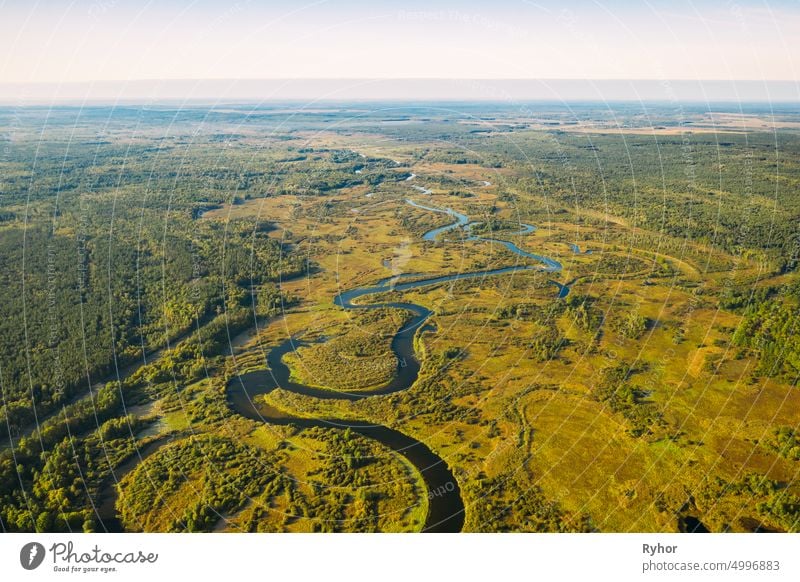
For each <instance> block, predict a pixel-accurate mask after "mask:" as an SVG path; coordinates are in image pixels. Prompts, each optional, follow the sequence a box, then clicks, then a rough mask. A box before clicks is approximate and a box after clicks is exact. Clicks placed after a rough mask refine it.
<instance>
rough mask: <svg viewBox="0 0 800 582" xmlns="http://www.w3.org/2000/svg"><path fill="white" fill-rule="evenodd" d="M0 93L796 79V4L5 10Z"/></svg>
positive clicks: (0, 28) (275, 4)
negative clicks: (203, 82) (180, 86)
mask: <svg viewBox="0 0 800 582" xmlns="http://www.w3.org/2000/svg"><path fill="white" fill-rule="evenodd" d="M0 16H1V17H0V84H6V85H7V84H31V83H49V84H56V85H63V84H70V83H87V82H98V81H99V82H108V81H122V82H129V81H133V80H162V79H240V80H241V79H304V78H313V79H342V78H358V79H410V78H413V79H437V78H439V79H441V78H444V79H487V80H492V79H651V80H665V79H670V80H676V79H689V80H697V79H707V80H729V79H737V80H750V81H760V82H763V81H765V80H788V81H798V80H800V43H799V42H797V39H798V38H800V0H735V1H734V0H693V1H684V0H671V1H666V0H649V1H648V0H642V1H635V2H626V1H622V0H606V1H593V0H562V1H560V2H556V1H552V0H541V1H533V0H530V1H529V0H482V1H477V0H464V1H460V2H459V1H455V0H427V1H422V0H404V1H385V0H374V1H372V2H368V1H358V0H316V1H311V2H308V1H305V0H300V1H285V0H261V1H248V0H230V1H227V2H223V1H211V0H195V1H189V0H161V1H158V2H155V1H152V2H148V1H147V0H136V1H134V0H73V1H71V2H70V1H68V0H65V1H38V2H37V1H36V0H10V1H5V2H4V1H3V0H0Z"/></svg>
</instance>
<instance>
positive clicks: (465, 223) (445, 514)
mask: <svg viewBox="0 0 800 582" xmlns="http://www.w3.org/2000/svg"><path fill="white" fill-rule="evenodd" d="M414 177H415V175H413V174H412V175H411V176H410V177H409V178H407V180H409V181H410V180H413V178H414ZM412 187H413V188H414V189H415V190H416V191H418V192H421V193H423V194H429V193H430V190H428V189H426V188H422V187H420V186H416V185H413V186H412ZM406 202H407V203H408V204H409V205H411V206H413V207H415V208H418V209H421V210H426V211H428V212H436V213H441V214H446V215H448V216H450V217H451V218H453V219H454V222H452V223H450V224H447V225H445V226H441V227H438V228H434V229H432V230H430V231H428V232H426V233H425V234H424V235H423V237H422V238H423V240H426V241H436V240H437V238H438V237H439V236H441V235H443V234H444V233H446V232H449V231H454V230H456V229H460V230H461V233H462V235H463V240H473V241H486V242H489V243H495V244H500V245H503V246H504V247H505V248H507V249H508V250H509V251H511V252H513V253H515V254H517V255H519V256H521V257H523V258H526V259H533V260H535V261H538V262H539V263H540V265H536V266H532V265H527V264H525V265H514V266H510V267H503V268H499V269H491V270H485V271H474V272H470V273H457V274H454V275H443V276H438V277H430V278H420V277H421V276H420V275H401V276H399V277H398V276H395V277H389V278H386V279H383V280H381V281H378V282H377V283H375V284H374V285H372V286H369V287H359V288H356V289H351V290H349V291H345V292H343V293H341V294H339V295H337V296H336V297H334V299H333V301H334V303H335V304H336V305H338V306H340V307H342V308H343V309H378V308H385V307H391V308H397V309H403V310H406V311H408V312H410V313H411V318H410V319H409V320H408V321H406V323H405V324H404V325H403V327H402V328H401V329H400V330H398V331H397V333H396V334H395V335H394V337H393V339H392V343H391V349H392V351H393V352H394V355H395V357H396V358H397V362H398V364H397V370H396V372H395V374H394V376H393V377H392V379H391V381H390V382H389V383H387V384H386V385H384V386H383V387H381V388H378V389H376V390H370V391H369V392H366V391H362V392H343V391H336V390H326V389H324V388H318V387H314V386H308V385H305V384H301V383H298V382H296V381H294V380H292V378H291V372H290V370H289V368H288V366H287V365H286V364H284V363H283V356H284V355H286V354H287V353H290V352H292V351H294V350H295V349H297V348H298V347H300V346H302V345H304V343H303V342H302V341H300V340H298V339H297V338H289V339H287V340H285V341H283V342H282V343H280V344H279V345H278V346H277V347H275V348H273V349H272V350H270V352H269V353H268V354H267V357H266V364H267V368H268V369H266V370H256V371H252V372H247V373H245V374H241V375H239V376H236V377H235V378H233V380H232V381H231V382H230V383H229V384H228V389H227V396H228V402H229V404H230V406H231V408H232V409H233V410H234V411H235V412H237V413H239V414H241V415H242V416H245V417H247V418H250V419H253V420H256V421H259V422H267V423H270V424H292V425H296V426H299V427H302V428H309V427H326V428H334V427H335V428H350V430H351V431H353V432H357V433H359V434H361V435H364V436H366V437H369V438H373V439H375V440H377V441H379V442H381V443H382V444H384V445H385V446H387V447H389V448H390V449H391V450H393V451H395V452H397V453H399V454H400V455H402V456H403V457H405V458H406V459H407V460H408V461H409V462H410V463H411V464H412V465H413V466H414V467H416V469H417V470H418V471H419V472H420V474H421V475H422V478H423V480H424V482H425V487H426V489H427V492H428V514H427V518H426V521H425V524H424V526H423V531H425V532H458V531H461V529H462V527H463V525H464V503H463V500H462V499H461V491H460V489H459V486H458V481H457V480H456V479H455V477H454V475H453V473H452V471H451V470H450V468H449V467H448V466H447V463H445V462H444V461H443V460H442V459H441V458H440V457H439V456H437V455H436V454H435V453H434V452H433V451H432V450H431V449H430V448H428V447H427V446H426V445H425V444H424V443H422V442H420V441H418V440H416V439H414V438H412V437H410V436H408V435H406V434H403V433H401V432H399V431H396V430H394V429H391V428H389V427H386V426H382V425H374V424H370V423H367V422H361V421H352V420H341V419H313V418H302V417H296V416H291V415H287V414H286V413H284V412H282V411H280V410H277V409H275V408H274V407H271V406H269V405H268V404H267V403H266V402H264V401H263V399H260V398H256V397H257V396H261V395H264V394H267V393H269V392H271V391H273V390H275V389H276V388H278V387H280V388H282V389H284V390H289V391H291V392H295V393H297V394H304V395H306V396H311V397H314V398H328V399H339V400H351V401H353V400H358V399H361V398H368V397H372V396H377V395H382V394H390V393H393V392H398V391H401V390H406V389H408V388H410V387H411V386H412V385H413V384H414V382H416V380H417V378H418V376H419V370H420V362H419V359H418V358H417V355H416V353H415V351H414V337H415V336H416V334H417V333H424V332H425V331H426V330H428V329H433V326H432V325H431V324H429V323H427V321H428V319H429V318H430V316H431V315H432V312H431V311H430V310H429V309H428V308H426V307H424V306H422V305H418V304H416V303H405V302H385V303H359V302H357V300H358V299H360V298H362V297H365V296H368V295H376V294H379V293H384V292H389V291H396V292H403V291H410V290H412V289H419V288H422V287H428V286H432V285H439V284H442V283H448V282H451V281H459V280H462V279H479V278H484V277H491V276H495V275H503V274H507V273H513V272H515V271H522V270H534V269H535V270H539V271H543V272H549V273H554V272H558V271H560V270H561V269H562V266H561V263H559V262H558V261H556V260H555V259H552V258H549V257H544V256H541V255H536V254H534V253H529V252H527V251H524V250H522V249H521V248H519V247H518V246H517V245H516V244H514V243H512V242H510V241H506V240H500V239H494V238H484V237H480V236H477V235H474V234H472V232H471V231H472V226H474V225H475V224H477V223H475V222H470V220H469V217H468V216H466V215H464V214H461V213H459V212H456V211H455V210H452V209H450V208H437V207H435V206H429V205H425V204H421V203H418V202H415V201H413V200H410V199H408V200H406ZM521 227H522V228H521V229H520V230H519V231H518V232H515V233H511V234H512V235H523V234H528V233H530V232H533V231H534V230H535V227H534V226H532V225H527V224H523V225H521ZM412 277H413V280H404V279H410V278H412ZM549 282H550V283H551V284H553V285H555V286H556V287H558V290H559V291H558V297H565V296H566V295H567V294H568V293H569V287H568V286H567V285H563V284H561V283H558V282H556V281H552V280H551V281H549Z"/></svg>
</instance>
